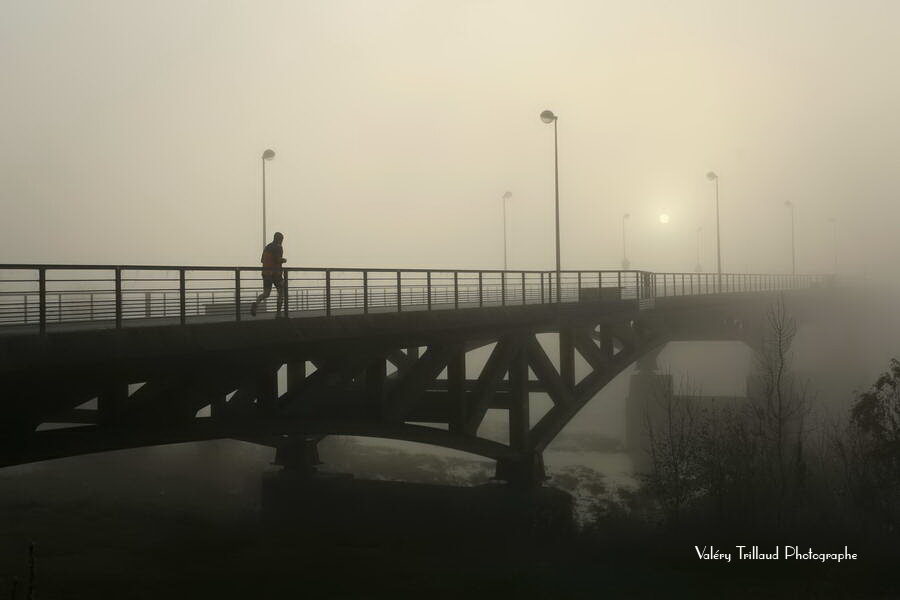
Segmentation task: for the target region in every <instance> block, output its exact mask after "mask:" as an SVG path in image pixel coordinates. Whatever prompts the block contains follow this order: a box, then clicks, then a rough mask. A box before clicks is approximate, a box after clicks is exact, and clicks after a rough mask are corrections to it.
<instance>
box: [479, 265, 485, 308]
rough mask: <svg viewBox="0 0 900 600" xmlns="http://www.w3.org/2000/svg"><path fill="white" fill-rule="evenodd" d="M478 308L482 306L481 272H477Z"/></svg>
mask: <svg viewBox="0 0 900 600" xmlns="http://www.w3.org/2000/svg"><path fill="white" fill-rule="evenodd" d="M478 306H484V286H483V282H482V272H481V271H478Z"/></svg>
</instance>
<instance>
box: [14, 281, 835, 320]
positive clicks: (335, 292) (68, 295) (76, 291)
mask: <svg viewBox="0 0 900 600" xmlns="http://www.w3.org/2000/svg"><path fill="white" fill-rule="evenodd" d="M260 271H261V269H260V268H258V267H257V268H253V267H184V266H134V265H132V266H110V265H0V331H7V332H9V331H22V332H29V331H34V330H37V331H39V332H44V331H46V330H47V329H48V328H66V327H69V328H79V327H89V326H92V325H93V326H106V327H115V328H120V327H123V326H132V325H140V324H158V323H174V324H178V323H181V324H186V323H189V322H204V321H222V320H242V319H247V318H249V308H250V304H251V303H252V302H253V301H254V300H255V299H256V298H257V296H258V295H259V294H260V293H261V291H262V281H261V273H260ZM284 276H285V280H286V286H285V294H286V298H287V306H288V314H290V315H292V316H319V315H324V316H331V315H339V314H354V313H379V312H404V311H419V310H448V309H457V308H469V307H482V306H504V305H506V306H516V305H529V304H547V303H557V302H586V301H602V300H638V301H640V303H641V305H642V306H645V307H646V306H648V305H649V304H648V303H652V302H653V300H654V299H655V298H657V297H666V296H683V295H700V294H713V293H732V292H750V291H765V290H780V289H796V288H802V287H813V286H822V285H826V284H828V283H829V282H830V277H829V276H822V275H797V276H790V275H761V274H760V275H749V274H733V273H729V274H722V279H721V282H719V279H718V277H717V276H716V274H714V273H650V272H647V271H562V272H561V273H560V279H559V282H558V285H557V278H556V272H554V271H497V270H432V269H351V268H333V269H331V268H305V267H304V268H286V269H285V270H284ZM276 297H277V293H276V291H275V290H272V292H271V295H270V296H269V298H268V299H267V300H265V301H264V302H262V303H260V307H259V310H260V312H261V313H263V314H265V313H269V312H273V311H274V309H275V302H276Z"/></svg>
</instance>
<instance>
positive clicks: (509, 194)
mask: <svg viewBox="0 0 900 600" xmlns="http://www.w3.org/2000/svg"><path fill="white" fill-rule="evenodd" d="M510 198H512V192H504V193H503V270H504V271H506V270H507V264H506V254H507V246H506V201H507V200H509V199H510Z"/></svg>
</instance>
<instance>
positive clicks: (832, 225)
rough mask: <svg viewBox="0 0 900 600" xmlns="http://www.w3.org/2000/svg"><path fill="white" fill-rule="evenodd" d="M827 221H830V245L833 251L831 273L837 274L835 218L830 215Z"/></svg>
mask: <svg viewBox="0 0 900 600" xmlns="http://www.w3.org/2000/svg"><path fill="white" fill-rule="evenodd" d="M828 222H829V223H831V247H832V251H833V252H834V266H833V267H832V273H834V274H835V275H837V254H838V247H837V219H835V218H834V217H831V218H829V219H828Z"/></svg>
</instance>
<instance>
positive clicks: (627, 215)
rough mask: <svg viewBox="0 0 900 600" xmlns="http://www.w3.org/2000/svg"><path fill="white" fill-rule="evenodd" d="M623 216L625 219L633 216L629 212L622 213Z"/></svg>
mask: <svg viewBox="0 0 900 600" xmlns="http://www.w3.org/2000/svg"><path fill="white" fill-rule="evenodd" d="M622 218H623V219H630V218H631V215H630V214H629V213H625V214H624V215H622Z"/></svg>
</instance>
